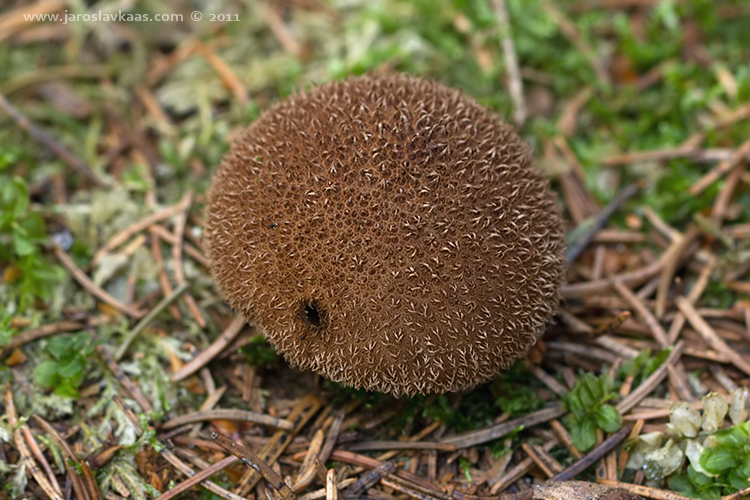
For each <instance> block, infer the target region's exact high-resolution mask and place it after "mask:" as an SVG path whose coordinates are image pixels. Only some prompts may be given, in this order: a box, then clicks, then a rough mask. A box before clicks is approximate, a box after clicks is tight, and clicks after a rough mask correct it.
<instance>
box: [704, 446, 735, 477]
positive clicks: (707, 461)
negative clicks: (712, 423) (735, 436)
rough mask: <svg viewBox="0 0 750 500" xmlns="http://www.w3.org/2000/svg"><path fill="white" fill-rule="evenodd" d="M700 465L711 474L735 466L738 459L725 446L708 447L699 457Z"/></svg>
mask: <svg viewBox="0 0 750 500" xmlns="http://www.w3.org/2000/svg"><path fill="white" fill-rule="evenodd" d="M700 463H701V467H703V469H704V470H705V471H706V472H710V473H711V474H720V473H721V472H723V471H725V470H727V469H731V468H733V467H737V465H739V461H738V460H737V458H736V457H735V455H734V453H732V451H731V450H728V449H726V448H708V449H706V450H704V451H703V453H702V454H701V459H700Z"/></svg>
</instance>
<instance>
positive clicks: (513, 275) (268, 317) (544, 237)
mask: <svg viewBox="0 0 750 500" xmlns="http://www.w3.org/2000/svg"><path fill="white" fill-rule="evenodd" d="M206 243H207V246H208V251H209V254H210V258H211V271H212V273H213V275H214V277H215V279H216V281H217V283H218V285H219V287H220V288H221V290H222V291H223V293H224V295H225V297H226V299H227V301H228V302H229V303H230V305H232V306H233V307H234V308H235V309H237V310H238V311H239V312H241V313H242V314H244V315H245V316H246V317H247V318H248V319H249V320H251V321H257V322H258V323H259V324H260V326H261V327H262V328H263V330H264V331H265V334H266V337H267V338H268V339H269V340H270V341H271V342H272V343H273V344H274V345H275V347H276V349H277V350H278V351H279V352H281V353H283V354H284V355H285V356H286V358H287V359H288V360H289V361H290V362H291V363H293V364H295V365H297V366H299V367H302V368H309V369H312V370H314V371H316V372H318V373H320V374H322V375H325V376H326V377H328V378H330V379H331V380H334V381H337V382H342V383H345V384H347V385H351V386H355V387H361V388H365V389H371V390H376V391H381V392H390V393H394V394H409V395H411V394H415V393H420V392H421V393H430V392H445V391H455V390H459V389H464V388H468V387H471V386H474V385H476V384H478V383H480V382H484V381H486V380H488V379H490V378H491V377H492V376H493V375H495V374H496V373H497V372H498V371H499V370H502V369H505V368H507V367H508V366H509V365H510V364H511V363H512V362H513V361H514V360H516V359H517V358H519V357H520V356H523V355H524V354H525V353H526V351H527V350H528V349H529V347H530V346H531V345H533V344H534V343H535V342H536V340H537V338H538V337H539V336H540V335H541V334H542V333H543V330H544V328H545V325H546V323H547V322H548V321H549V319H550V318H551V316H552V315H553V314H554V312H555V311H556V310H557V307H558V288H559V287H560V285H561V284H562V280H563V273H564V250H565V248H564V247H565V243H564V235H563V229H562V224H561V216H560V211H559V207H558V205H557V203H556V197H555V196H554V194H553V193H552V192H551V191H550V189H549V186H548V183H547V181H546V180H545V178H544V176H543V174H542V173H541V172H540V171H539V170H537V169H536V168H535V167H534V166H533V165H532V164H531V159H530V155H529V151H528V148H527V147H526V145H525V144H524V143H523V142H522V140H521V139H520V138H519V137H518V136H517V135H516V133H515V132H513V130H512V129H511V127H510V126H509V125H506V124H504V123H502V122H501V121H500V120H499V119H498V118H497V116H495V115H494V114H493V113H492V112H491V111H489V110H487V109H485V108H483V107H481V106H479V105H478V104H476V103H475V102H474V101H473V100H471V99H469V98H468V97H466V96H464V95H463V94H461V93H460V92H458V91H456V90H453V89H450V88H447V87H445V86H442V85H440V84H437V83H434V82H431V81H426V80H421V79H417V78H413V77H410V76H406V75H390V76H366V77H360V78H351V79H348V80H345V81H340V82H333V83H329V84H326V85H323V86H320V87H317V88H314V89H312V90H310V91H309V92H305V93H301V94H297V95H294V96H292V97H290V98H288V99H287V100H285V101H283V102H281V103H279V104H277V105H276V106H274V107H272V108H271V109H269V110H268V111H266V112H265V113H263V115H262V116H261V117H260V118H259V119H258V120H257V121H256V122H254V123H253V124H252V125H250V127H248V128H247V129H246V130H245V131H244V132H243V133H242V134H241V135H240V136H239V137H238V138H237V140H236V141H235V143H234V145H233V146H232V149H231V151H230V152H229V153H228V154H227V155H226V156H225V158H224V159H223V161H222V163H221V165H220V166H219V168H218V170H217V172H216V174H215V177H214V180H213V184H212V186H211V190H210V193H209V205H208V212H207V224H206Z"/></svg>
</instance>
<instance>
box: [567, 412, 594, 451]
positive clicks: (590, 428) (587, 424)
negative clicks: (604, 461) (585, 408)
mask: <svg viewBox="0 0 750 500" xmlns="http://www.w3.org/2000/svg"><path fill="white" fill-rule="evenodd" d="M570 436H571V437H572V438H573V445H574V446H575V447H576V448H578V449H579V450H581V451H588V450H590V449H591V448H593V447H594V445H595V444H596V424H595V423H594V421H593V420H592V419H586V420H583V421H582V422H581V423H580V424H579V425H574V426H573V427H572V428H571V430H570Z"/></svg>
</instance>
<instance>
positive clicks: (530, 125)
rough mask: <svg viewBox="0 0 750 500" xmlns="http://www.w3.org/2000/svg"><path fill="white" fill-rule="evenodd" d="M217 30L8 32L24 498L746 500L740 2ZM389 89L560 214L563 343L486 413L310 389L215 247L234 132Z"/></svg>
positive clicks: (512, 374) (322, 386) (458, 402)
mask: <svg viewBox="0 0 750 500" xmlns="http://www.w3.org/2000/svg"><path fill="white" fill-rule="evenodd" d="M203 4H206V5H203ZM207 4H208V2H197V1H189V0H167V1H165V2H153V1H148V0H145V1H141V2H127V1H103V0H102V1H99V2H80V1H65V0H38V1H35V2H26V1H21V0H18V1H13V0H8V1H6V2H5V3H4V4H2V6H0V270H2V275H1V276H0V301H1V303H2V305H3V306H4V307H2V308H0V392H2V398H0V399H1V401H0V409H2V411H1V412H0V415H2V416H1V417H0V499H2V500H5V499H8V500H10V499H20V498H49V499H59V498H65V499H68V498H73V497H74V498H77V499H81V500H96V499H99V498H106V499H109V500H119V499H123V498H130V499H145V498H156V497H159V498H161V499H167V498H172V497H175V496H180V498H205V499H214V498H225V499H239V498H248V499H250V498H254V499H256V500H261V499H264V498H266V497H267V498H273V499H278V498H283V499H284V500H293V499H295V498H297V499H299V500H313V499H316V498H326V499H327V500H335V499H337V498H338V497H339V496H341V497H342V498H362V499H365V498H367V499H383V500H393V499H396V498H398V499H406V498H416V499H420V500H433V499H438V500H448V499H452V500H490V499H495V500H500V499H521V498H540V499H541V498H565V499H573V498H599V497H600V496H602V495H606V494H609V495H610V496H609V497H608V498H638V496H641V497H648V498H656V499H678V498H685V497H693V498H725V499H734V498H744V496H745V495H748V494H750V482H749V481H748V478H750V423H748V417H750V391H748V389H747V386H748V381H749V380H750V274H749V273H750V170H748V169H747V164H748V158H750V64H748V47H750V30H748V29H747V19H748V18H749V17H750V4H748V2H746V1H744V0H736V1H730V0H724V1H720V0H713V1H712V0H684V1H677V0H570V1H566V2H553V1H549V0H413V1H405V0H377V1H375V0H330V1H327V0H269V1H260V0H242V1H240V0H220V1H217V2H211V3H210V7H209V6H207ZM47 14H50V15H58V16H59V18H58V19H57V20H56V21H55V20H51V19H49V18H48V19H46V20H40V19H36V20H33V19H32V18H31V17H29V16H30V15H47ZM164 14H171V15H175V16H181V17H172V18H171V20H169V21H161V22H157V21H146V20H144V19H145V18H146V16H148V18H149V19H154V18H155V16H156V15H164ZM105 15H113V16H116V20H115V21H104V20H102V17H103V16H105ZM92 16H99V18H98V19H96V18H92ZM394 71H404V72H408V73H411V74H414V75H418V76H424V77H429V78H433V79H435V80H437V81H439V82H442V83H444V84H446V85H450V86H453V87H456V88H460V89H462V90H463V91H465V92H466V93H467V94H468V95H471V96H473V97H474V98H476V99H477V100H478V101H479V102H480V103H482V104H483V105H486V106H488V107H491V108H493V109H494V110H496V112H497V113H498V114H499V115H500V116H501V117H503V118H505V119H506V120H507V121H509V122H513V123H515V124H516V125H517V126H518V130H519V132H520V133H521V135H522V136H523V137H524V139H525V140H527V141H528V142H529V143H530V144H531V146H532V148H533V150H534V156H535V161H536V162H537V164H538V165H540V166H541V167H542V168H543V169H544V170H545V171H546V172H547V173H548V174H549V176H550V177H551V179H552V185H553V187H554V189H555V190H556V191H557V192H558V193H560V197H561V200H562V202H563V203H564V206H565V221H566V224H567V228H566V229H567V232H568V241H569V245H570V249H571V250H570V253H569V255H568V264H569V270H568V273H567V284H566V285H565V286H564V287H563V289H562V297H563V304H562V309H561V312H560V314H559V315H558V316H557V317H556V320H555V322H554V323H553V324H551V325H550V326H549V328H548V331H547V334H546V336H545V338H544V340H543V341H542V342H541V343H540V346H539V349H535V350H534V351H533V355H532V356H530V357H529V359H527V360H526V361H525V362H523V363H518V364H517V365H516V366H514V368H513V369H511V370H510V371H508V372H505V373H501V374H499V375H498V376H497V378H496V379H495V380H493V381H492V382H490V383H488V384H485V385H482V386H479V387H477V388H475V389H473V390H470V391H465V392H461V393H450V394H445V395H431V396H418V397H414V398H404V397H402V398H394V397H391V396H386V395H381V394H374V393H367V392H363V391H355V390H352V389H348V388H345V387H342V386H340V385H337V384H334V383H331V382H328V381H326V380H324V379H322V378H320V377H319V376H317V375H315V374H312V373H309V372H300V371H298V370H296V369H294V368H291V367H290V366H289V365H288V364H287V363H286V361H285V360H284V359H283V357H282V356H278V355H277V354H276V353H275V352H274V350H273V348H272V347H271V346H269V345H268V344H267V343H266V342H265V340H264V338H263V337H262V335H261V334H260V332H259V331H258V330H257V328H255V327H253V326H248V325H246V324H245V322H244V320H243V319H242V318H241V317H237V316H236V315H235V314H234V313H233V312H232V310H231V309H230V308H229V307H228V306H227V305H226V303H225V302H224V301H223V299H222V297H221V296H220V294H219V293H218V291H217V290H216V288H215V286H214V285H213V281H212V278H211V276H210V274H209V272H208V268H207V260H206V257H205V254H204V251H203V250H202V247H201V228H202V227H203V206H204V205H205V200H206V194H205V193H206V190H207V188H208V185H209V182H210V179H211V173H212V171H213V169H214V168H215V167H216V165H217V164H218V163H219V161H220V159H221V156H222V155H223V154H224V153H225V152H226V151H227V149H228V147H229V145H230V143H231V141H232V138H233V137H234V136H235V135H236V133H237V132H238V131H240V130H241V129H242V128H244V127H245V126H247V124H249V123H250V122H252V121H253V120H254V119H255V118H256V117H257V116H258V115H259V113H261V112H262V111H263V110H265V109H267V108H268V107H269V106H270V105H271V104H272V103H274V102H276V101H278V100H279V99H282V98H284V97H286V96H288V95H289V94H290V93H292V92H294V91H295V90H297V89H304V88H307V87H309V86H311V85H314V84H318V83H322V82H326V81H329V80H332V79H339V78H344V77H346V76H347V75H350V74H362V73H366V72H378V73H382V72H394ZM216 435H222V436H229V437H231V438H232V439H233V440H234V441H235V443H237V444H235V445H229V444H227V442H225V441H223V438H222V437H221V436H219V437H216ZM236 457H240V459H242V460H245V463H243V462H242V461H238V460H237V458H236ZM248 461H249V462H252V463H254V464H256V465H257V466H258V467H257V469H256V468H253V467H249V466H248V465H246V464H247V462H248ZM196 473H197V474H196ZM550 479H552V480H550ZM572 479H576V480H578V481H583V482H585V483H568V482H566V481H568V480H572ZM533 485H536V486H534V487H533V488H532V486H533ZM573 486H575V487H577V488H579V489H578V490H575V489H565V488H572V487H573ZM580 488H584V489H585V488H589V490H586V491H588V493H581V491H584V490H581V489H580ZM609 488H612V489H609ZM627 492H630V493H627ZM628 494H632V495H637V496H631V497H628Z"/></svg>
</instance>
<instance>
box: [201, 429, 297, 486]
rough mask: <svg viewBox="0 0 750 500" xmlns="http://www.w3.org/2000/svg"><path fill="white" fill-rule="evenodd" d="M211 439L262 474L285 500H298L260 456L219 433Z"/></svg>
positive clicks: (214, 434)
mask: <svg viewBox="0 0 750 500" xmlns="http://www.w3.org/2000/svg"><path fill="white" fill-rule="evenodd" d="M211 439H213V440H214V441H216V443H217V444H218V445H219V446H221V447H222V448H224V449H225V450H227V451H228V452H229V453H231V454H232V455H234V456H235V457H237V458H239V459H240V460H241V461H242V462H243V463H244V464H245V465H248V466H250V467H251V468H252V469H254V470H255V471H256V472H258V473H259V474H261V475H262V476H263V477H264V478H265V480H266V481H268V483H269V484H270V485H271V487H272V488H273V489H275V490H276V491H278V492H279V494H280V495H281V496H282V497H284V500H296V498H297V496H296V495H295V494H294V492H293V491H292V489H291V488H290V487H289V485H287V484H286V483H285V482H284V480H283V479H282V478H281V476H279V475H278V474H277V473H276V471H274V470H273V469H272V468H271V467H269V466H268V464H267V463H265V462H264V461H263V460H262V459H261V458H260V457H259V456H258V455H256V454H255V453H253V451H252V450H249V449H247V448H245V447H244V446H240V445H238V444H237V443H235V442H233V441H232V440H231V439H229V438H227V437H225V436H222V435H220V434H217V433H215V432H214V433H212V434H211Z"/></svg>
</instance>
